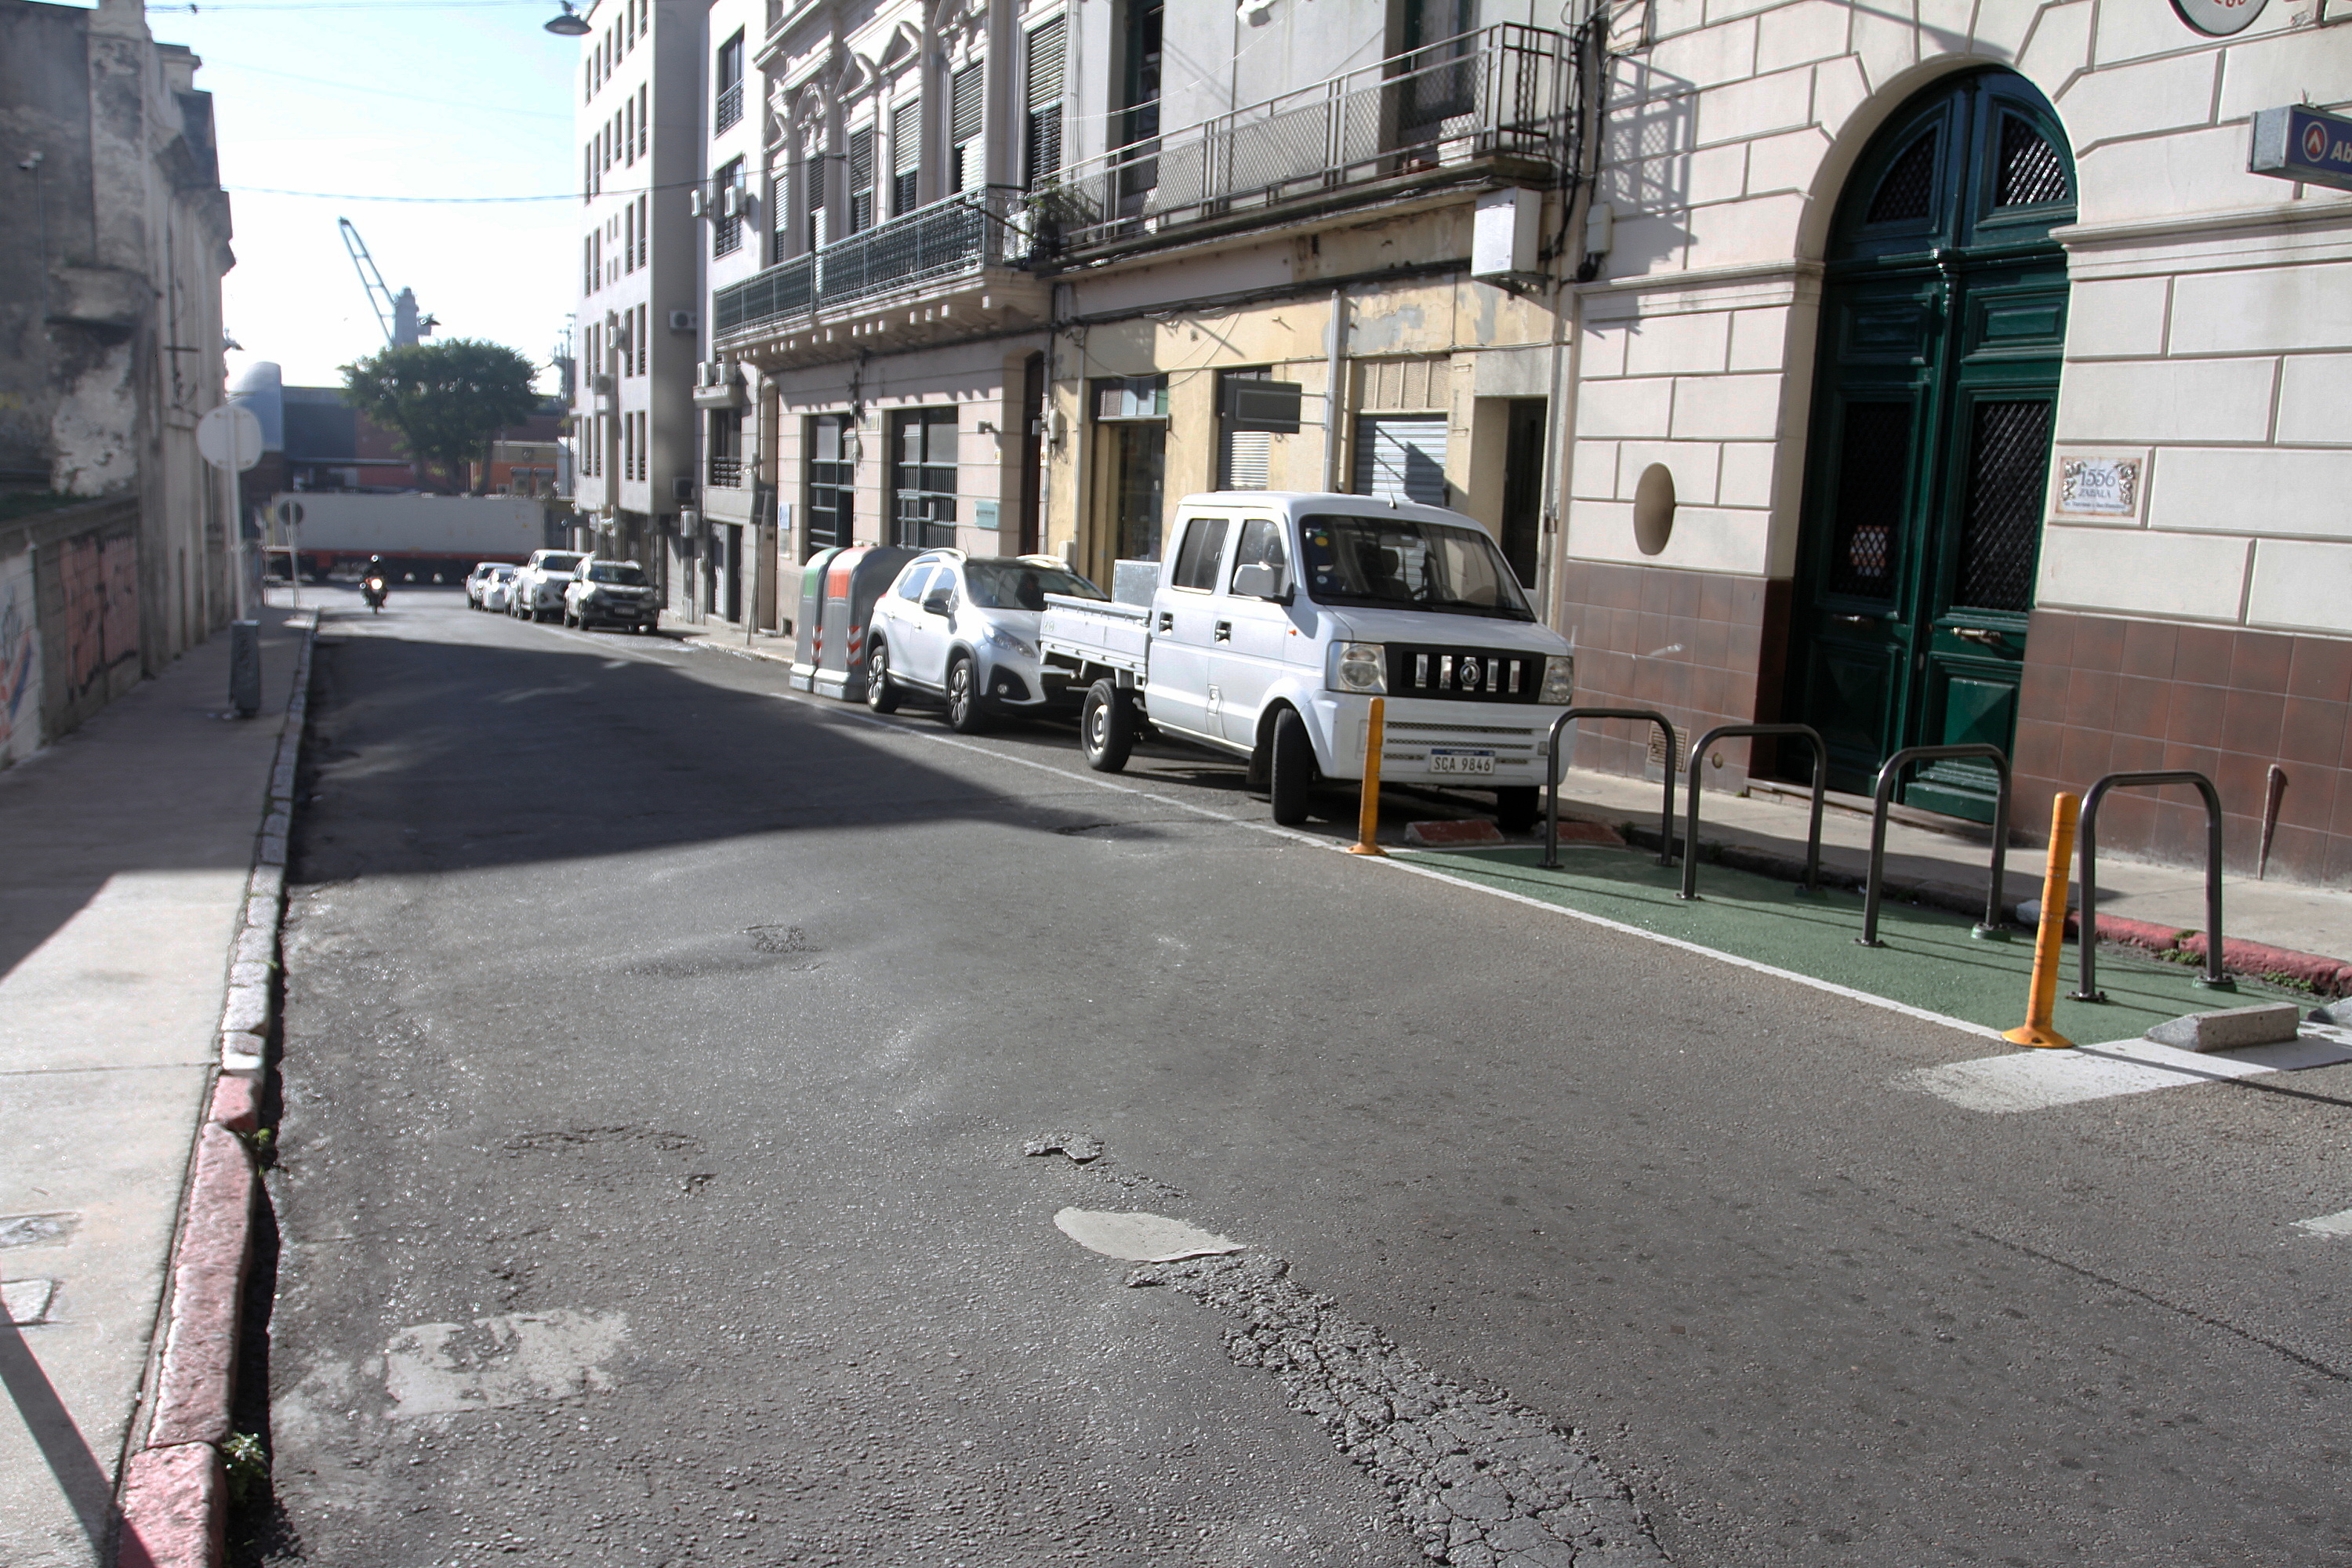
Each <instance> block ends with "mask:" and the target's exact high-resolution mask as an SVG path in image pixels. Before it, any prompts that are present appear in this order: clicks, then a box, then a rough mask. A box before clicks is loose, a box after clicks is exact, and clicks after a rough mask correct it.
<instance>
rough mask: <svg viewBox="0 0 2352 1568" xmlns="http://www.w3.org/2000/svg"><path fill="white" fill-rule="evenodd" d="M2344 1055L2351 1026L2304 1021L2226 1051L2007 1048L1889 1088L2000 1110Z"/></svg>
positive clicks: (2319, 1063) (2350, 1043)
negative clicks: (2290, 1031)
mask: <svg viewBox="0 0 2352 1568" xmlns="http://www.w3.org/2000/svg"><path fill="white" fill-rule="evenodd" d="M2347 1061H2352V1032H2347V1031H2346V1030H2342V1029H2332V1028H2329V1027H2327V1026H2324V1025H2319V1024H2306V1025H2305V1026H2304V1028H2303V1034H2302V1037H2300V1038H2298V1039H2294V1040H2288V1041H2284V1042H2283V1043H2281V1044H2278V1045H2274V1046H2252V1047H2247V1048H2246V1049H2243V1050H2236V1051H2230V1052H2227V1053H2221V1052H2216V1051H2201V1052H2200V1051H2184V1050H2179V1049H2176V1048H2174V1047H2171V1046H2159V1045H2158V1044H2157V1043H2156V1042H2155V1041H2153V1040H2111V1041H2109V1042H2107V1043H2106V1044H2105V1045H2097V1046H2076V1047H2074V1048H2073V1049H2071V1050H2026V1051H2014V1052H2011V1053H2010V1054H2009V1055H2006V1056H1998V1057H1984V1058H1979V1059H1978V1060H1976V1061H1969V1062H1948V1063H1947V1064H1945V1065H1944V1066H1942V1067H1934V1068H1918V1069H1916V1071H1912V1072H1906V1073H1904V1074H1902V1075H1901V1076H1900V1077H1898V1078H1896V1079H1895V1080H1894V1087H1895V1088H1896V1089H1914V1090H1916V1091H1918V1092H1921V1093H1925V1094H1932V1095H1934V1096H1936V1097H1937V1099H1939V1100H1949V1101H1950V1102H1951V1103H1952V1104H1954V1105H1957V1106H1959V1107H1960V1108H1961V1109H1962V1110H1983V1111H1990V1112H1992V1113H1993V1114H1996V1115H2002V1114H2007V1113H2010V1112H2013V1111H2020V1110H2047V1109H2048V1108H2050V1107H2051V1106H2053V1105H2074V1104H2078V1103H2080V1102H2081V1101H2083V1100H2108V1099H2112V1098H2114V1097H2115V1096H2117V1095H2124V1094H2146V1093H2147V1092H2149V1091H2150V1090H2152V1089H2180V1088H2183V1087H2185V1086H2187V1085H2189V1084H2198V1083H2223V1082H2228V1081H2231V1080H2232V1079H2250V1078H2261V1077H2263V1076H2264V1075H2265V1074H2269V1073H2275V1072H2301V1071H2303V1070H2305V1068H2318V1067H2333V1066H2334V1065H2336V1063H2338V1062H2347ZM2310 1223H2316V1222H2310Z"/></svg>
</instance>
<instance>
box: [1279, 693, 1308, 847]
mask: <svg viewBox="0 0 2352 1568" xmlns="http://www.w3.org/2000/svg"><path fill="white" fill-rule="evenodd" d="M1267 747H1268V750H1269V751H1271V752H1272V753H1273V755H1272V757H1271V758H1270V759H1269V763H1268V766H1267V773H1269V775H1270V777H1269V780H1268V782H1269V784H1271V786H1272V791H1271V793H1272V798H1273V804H1274V819H1275V821H1276V822H1278V823H1280V824H1281V825H1282V826H1285V827H1296V826H1298V824H1300V823H1302V822H1304V821H1306V820H1307V791H1308V790H1309V789H1310V788H1312V787H1313V786H1314V784H1315V742H1313V741H1311V740H1309V739H1308V738H1307V721H1306V720H1304V719H1301V718H1300V717H1299V716H1298V712H1297V710H1296V709H1292V708H1286V709H1284V710H1282V711H1281V712H1279V713H1277V714H1276V715H1275V718H1274V738H1273V739H1272V740H1271V741H1270V742H1267Z"/></svg>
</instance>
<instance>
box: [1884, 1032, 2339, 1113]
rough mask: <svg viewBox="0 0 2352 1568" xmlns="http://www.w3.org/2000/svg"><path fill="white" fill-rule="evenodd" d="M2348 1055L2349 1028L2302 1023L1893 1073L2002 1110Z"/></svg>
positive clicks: (1909, 1085)
mask: <svg viewBox="0 0 2352 1568" xmlns="http://www.w3.org/2000/svg"><path fill="white" fill-rule="evenodd" d="M2347 1061H2352V1033H2347V1031H2345V1030H2341V1029H2332V1028H2328V1027H2326V1026H2321V1025H2315V1024H2306V1025H2305V1026H2304V1030H2303V1034H2302V1036H2301V1037H2299V1038H2297V1039H2293V1040H2287V1041H2284V1042H2282V1043H2280V1044H2278V1045H2274V1046H2251V1047H2246V1048H2245V1049H2243V1050H2235V1051H2228V1052H2220V1051H2184V1050H2179V1049H2177V1048H2175V1047H2171V1046H2159V1045H2158V1044H2157V1043H2156V1042H2155V1041H2153V1040H2110V1041H2108V1042H2107V1043H2105V1044H2104V1045H2095V1046H2076V1047H2073V1048H2071V1049H2067V1050H2031V1051H2012V1052H2009V1053H2007V1054H2005V1055H2002V1056H1997V1057H1979V1058H1977V1059H1976V1060H1974V1061H1965V1062H1948V1063H1946V1064H1945V1065H1943V1066H1942V1067H1932V1068H1916V1069H1914V1070H1913V1071H1910V1072H1906V1073H1904V1074H1903V1075H1901V1076H1900V1077H1898V1078H1896V1079H1895V1088H1897V1089H1916V1090H1919V1091H1921V1092H1923V1093H1927V1094H1932V1095H1935V1096H1936V1097H1937V1098H1938V1099H1940V1100H1949V1101H1950V1102H1951V1103H1952V1104H1954V1105H1957V1106H1959V1107H1961V1108H1963V1109H1964V1110H1983V1111H1990V1112H1994V1113H1996V1114H2000V1113H2007V1112H2011V1111H2019V1110H2046V1109H2048V1108H2049V1107H2052V1106H2056V1105H2073V1104H2076V1103H2078V1102H2080V1101H2082V1100H2107V1099H2112V1098H2114V1097H2115V1096H2116V1095H2124V1094H2146V1093H2148V1092H2149V1091H2151V1090H2154V1089H2180V1088H2184V1087H2187V1086H2189V1085H2191V1084H2199V1083H2226V1082H2230V1081H2232V1080H2235V1079H2251V1078H2261V1077H2263V1076H2265V1075H2267V1074H2270V1073H2279V1072H2301V1071H2303V1070H2305V1069H2306V1068H2318V1067H2332V1066H2334V1065H2336V1063H2338V1062H2347Z"/></svg>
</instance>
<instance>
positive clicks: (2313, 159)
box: [2246, 104, 2352, 191]
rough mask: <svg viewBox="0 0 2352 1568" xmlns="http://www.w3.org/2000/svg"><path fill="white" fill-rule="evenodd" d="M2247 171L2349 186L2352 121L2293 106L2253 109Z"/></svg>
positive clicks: (2345, 188)
mask: <svg viewBox="0 0 2352 1568" xmlns="http://www.w3.org/2000/svg"><path fill="white" fill-rule="evenodd" d="M2246 169H2247V171H2248V172H2249V173H2251V174H2269V175H2272V176H2273V177H2274V178H2277V179H2282V180H2301V181H2303V182H2304V183H2305V184H2313V185H2327V186H2331V187H2333V188H2334V189H2336V190H2339V191H2352V120H2347V119H2346V118H2344V116H2342V115H2340V114H2326V113H2323V112H2321V111H2320V110H2316V109H2305V108H2304V107H2302V106H2301V105H2299V104H2297V105H2294V106H2291V107H2289V108H2285V109H2264V110H2257V111H2256V112H2255V114H2254V139H2253V145H2252V148H2251V149H2250V150H2249V152H2248V153H2247V155H2246Z"/></svg>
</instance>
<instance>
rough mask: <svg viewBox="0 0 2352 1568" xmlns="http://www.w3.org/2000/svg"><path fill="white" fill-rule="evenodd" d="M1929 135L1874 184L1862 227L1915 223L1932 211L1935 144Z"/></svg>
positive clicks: (1912, 145)
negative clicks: (1875, 189) (1874, 192)
mask: <svg viewBox="0 0 2352 1568" xmlns="http://www.w3.org/2000/svg"><path fill="white" fill-rule="evenodd" d="M1937 140H1938V138H1937V134H1936V132H1933V131H1930V132H1927V134H1926V135H1925V136H1922V137H1920V138H1919V140H1917V141H1916V142H1912V143H1911V145H1910V146H1908V147H1906V148H1905V149H1904V150H1903V155H1902V156H1901V157H1899V158H1897V159H1895V162H1894V163H1892V164H1890V165H1889V166H1888V168H1887V171H1886V177H1885V179H1882V180H1881V181H1879V182H1878V190H1877V192H1876V194H1875V195H1873V196H1872V197H1871V198H1870V211H1869V213H1868V214H1867V215H1866V216H1864V218H1863V222H1864V223H1918V222H1920V221H1921V220H1922V219H1925V218H1926V217H1927V216H1929V215H1931V214H1932V213H1933V212H1934V211H1935V205H1936V143H1937Z"/></svg>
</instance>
